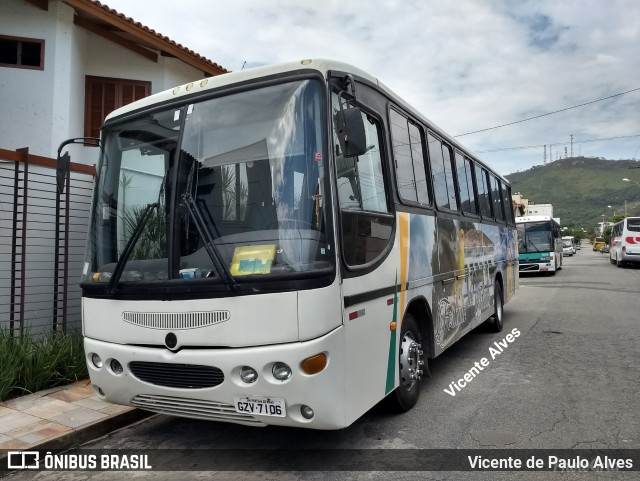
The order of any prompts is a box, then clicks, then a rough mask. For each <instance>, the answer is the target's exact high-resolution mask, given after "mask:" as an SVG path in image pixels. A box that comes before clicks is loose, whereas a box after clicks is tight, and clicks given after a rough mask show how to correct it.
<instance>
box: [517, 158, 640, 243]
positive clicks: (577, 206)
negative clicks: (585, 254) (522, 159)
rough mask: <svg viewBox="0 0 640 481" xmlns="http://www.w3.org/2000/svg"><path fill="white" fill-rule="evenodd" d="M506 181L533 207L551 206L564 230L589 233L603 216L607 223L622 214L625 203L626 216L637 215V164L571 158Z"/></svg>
mask: <svg viewBox="0 0 640 481" xmlns="http://www.w3.org/2000/svg"><path fill="white" fill-rule="evenodd" d="M630 165H631V166H632V167H634V168H632V169H630V168H629V166H630ZM506 177H507V179H509V181H510V182H511V191H512V192H513V193H516V192H520V193H521V194H522V196H523V197H524V198H527V199H529V201H530V202H531V201H533V202H535V203H536V204H553V212H554V216H555V217H560V221H561V223H562V225H563V226H567V227H577V228H583V229H585V230H587V231H590V230H592V229H594V227H595V225H596V224H597V223H598V222H600V221H602V215H604V216H605V220H607V219H608V218H610V217H611V216H613V213H614V211H615V213H616V214H624V212H625V201H626V204H627V215H640V162H638V161H630V160H607V159H602V158H590V157H570V158H566V159H560V160H556V161H554V162H551V163H549V164H547V165H538V166H534V167H532V168H531V169H529V170H525V171H522V172H515V173H513V174H509V175H507V176H506ZM623 178H628V179H630V180H631V182H624V181H623V180H622V179H623ZM608 206H611V208H609V207H608Z"/></svg>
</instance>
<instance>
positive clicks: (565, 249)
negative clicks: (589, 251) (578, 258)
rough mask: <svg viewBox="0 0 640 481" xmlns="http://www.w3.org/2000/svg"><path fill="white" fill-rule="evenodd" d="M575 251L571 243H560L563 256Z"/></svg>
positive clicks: (570, 254)
mask: <svg viewBox="0 0 640 481" xmlns="http://www.w3.org/2000/svg"><path fill="white" fill-rule="evenodd" d="M574 252H575V251H574V250H573V244H571V243H570V242H563V243H562V255H563V256H572V255H573V253H574Z"/></svg>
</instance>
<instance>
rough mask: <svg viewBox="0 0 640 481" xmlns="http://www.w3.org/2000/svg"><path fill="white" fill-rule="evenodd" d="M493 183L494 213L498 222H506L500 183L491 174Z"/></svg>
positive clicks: (492, 199)
mask: <svg viewBox="0 0 640 481" xmlns="http://www.w3.org/2000/svg"><path fill="white" fill-rule="evenodd" d="M489 179H490V182H491V184H490V185H491V201H492V202H493V213H494V215H495V216H496V220H501V221H504V212H503V211H502V196H501V194H500V183H499V182H498V179H497V178H496V176H495V175H493V174H489Z"/></svg>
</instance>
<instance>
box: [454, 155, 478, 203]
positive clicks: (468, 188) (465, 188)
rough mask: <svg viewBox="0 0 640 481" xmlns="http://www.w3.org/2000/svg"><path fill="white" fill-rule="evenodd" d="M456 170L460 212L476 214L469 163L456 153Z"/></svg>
mask: <svg viewBox="0 0 640 481" xmlns="http://www.w3.org/2000/svg"><path fill="white" fill-rule="evenodd" d="M456 169H457V174H458V187H459V189H460V207H461V209H462V212H465V213H467V214H477V213H478V211H477V209H476V198H475V194H474V192H473V176H472V174H471V161H470V160H469V159H467V158H465V157H463V156H462V154H460V153H459V152H456Z"/></svg>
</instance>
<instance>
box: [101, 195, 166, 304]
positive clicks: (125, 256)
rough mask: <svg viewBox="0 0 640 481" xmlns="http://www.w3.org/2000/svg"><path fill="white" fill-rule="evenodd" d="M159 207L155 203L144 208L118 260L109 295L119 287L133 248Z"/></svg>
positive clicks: (109, 285)
mask: <svg viewBox="0 0 640 481" xmlns="http://www.w3.org/2000/svg"><path fill="white" fill-rule="evenodd" d="M159 205H160V204H159V203H158V202H154V203H153V204H147V206H146V207H145V208H144V212H143V214H142V217H141V218H140V220H139V221H138V223H137V224H136V228H135V230H134V231H133V234H131V237H129V241H128V242H127V245H126V246H124V250H123V251H122V255H121V256H120V259H118V262H117V263H116V267H115V268H114V269H113V273H112V274H111V279H109V283H108V284H107V294H113V293H114V292H115V290H116V289H115V288H116V286H117V285H118V282H119V281H120V277H121V276H122V272H123V271H124V266H125V265H126V263H127V261H128V260H129V257H131V253H132V252H133V247H134V246H135V245H136V242H138V239H139V238H140V235H141V234H142V231H143V230H144V226H145V225H147V221H148V220H149V218H150V217H151V213H152V212H153V209H157V208H158V206H159Z"/></svg>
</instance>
